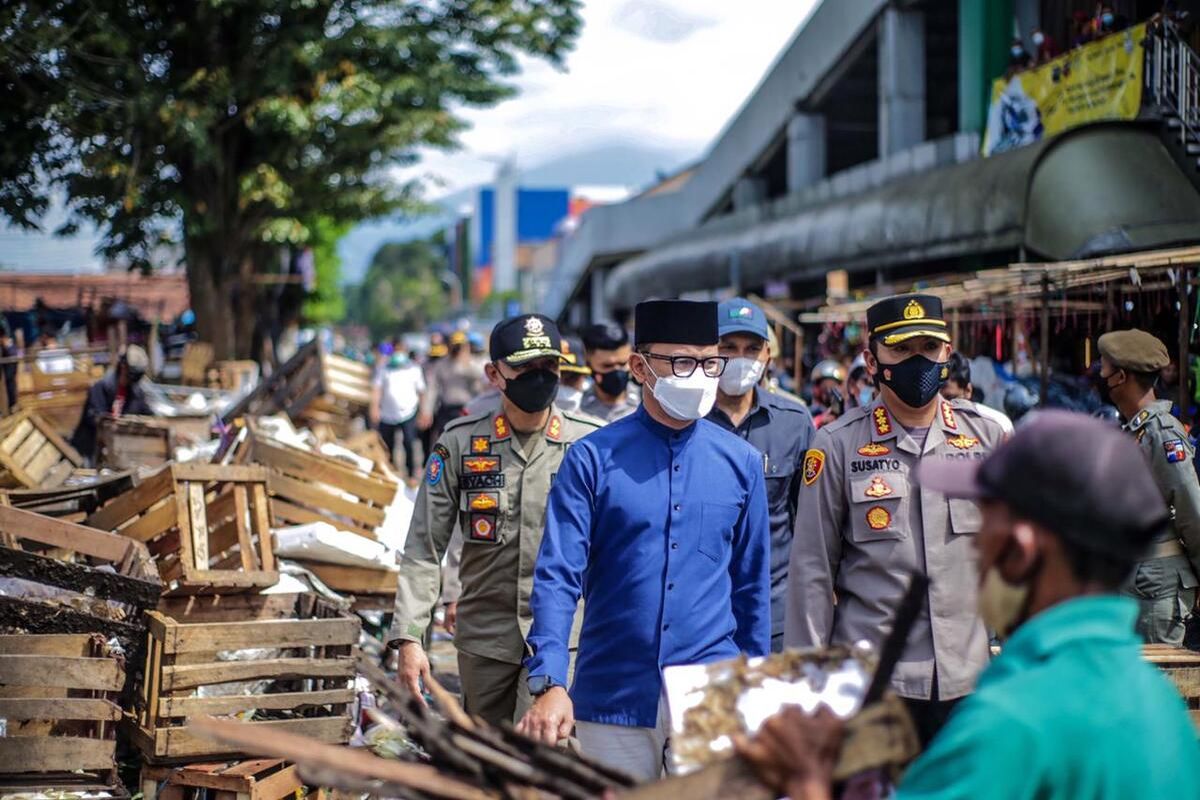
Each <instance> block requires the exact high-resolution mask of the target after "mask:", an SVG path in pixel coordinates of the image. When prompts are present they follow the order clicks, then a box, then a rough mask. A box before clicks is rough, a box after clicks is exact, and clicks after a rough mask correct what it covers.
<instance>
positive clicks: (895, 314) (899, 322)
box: [867, 294, 950, 345]
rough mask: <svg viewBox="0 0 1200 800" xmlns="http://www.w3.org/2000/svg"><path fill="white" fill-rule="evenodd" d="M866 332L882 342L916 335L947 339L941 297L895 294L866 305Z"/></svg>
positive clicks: (897, 342)
mask: <svg viewBox="0 0 1200 800" xmlns="http://www.w3.org/2000/svg"><path fill="white" fill-rule="evenodd" d="M867 333H868V335H869V336H870V337H871V338H872V339H878V340H880V341H882V342H883V343H884V344H885V345H893V344H899V343H900V342H903V341H904V340H905V339H912V338H915V337H917V336H932V337H933V338H935V339H941V340H942V341H943V342H948V341H950V333H949V332H948V331H947V329H946V319H945V317H944V316H943V315H942V298H940V297H937V296H936V295H932V294H898V295H896V296H895V297H888V298H885V299H883V300H880V301H879V302H878V303H876V304H875V305H873V306H871V307H870V308H868V309H867Z"/></svg>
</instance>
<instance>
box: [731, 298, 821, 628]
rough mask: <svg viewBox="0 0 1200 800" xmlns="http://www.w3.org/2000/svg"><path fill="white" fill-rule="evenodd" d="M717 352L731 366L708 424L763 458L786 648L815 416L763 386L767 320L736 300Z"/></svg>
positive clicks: (775, 608) (774, 581)
mask: <svg viewBox="0 0 1200 800" xmlns="http://www.w3.org/2000/svg"><path fill="white" fill-rule="evenodd" d="M717 332H718V333H719V334H720V337H721V342H720V345H719V352H720V354H721V355H723V356H725V357H726V358H727V359H729V361H728V362H727V364H726V366H725V372H724V373H723V374H722V375H721V378H720V381H719V383H718V384H717V403H716V405H715V406H714V407H713V410H712V411H710V412H709V413H708V416H707V419H708V420H709V421H711V422H715V423H716V424H717V425H720V426H721V427H722V428H724V429H725V430H727V431H729V432H730V433H733V434H735V435H737V436H740V437H741V438H743V439H745V440H746V441H747V442H749V443H750V444H751V445H753V446H754V447H755V448H756V449H757V450H758V452H760V453H762V457H763V473H764V474H765V475H766V478H767V508H768V512H769V514H770V518H771V650H772V651H774V652H779V651H781V650H782V649H783V610H784V608H785V606H786V602H787V585H788V584H787V573H788V560H789V555H790V553H791V546H792V526H793V525H794V524H795V521H796V498H797V497H798V496H799V493H800V492H799V490H800V479H801V476H802V474H803V469H802V466H803V463H804V453H805V452H806V451H807V450H808V443H809V441H810V440H811V439H812V436H813V431H814V428H813V421H812V416H811V415H810V414H809V413H808V409H807V408H805V407H804V406H803V405H801V404H800V403H797V402H795V401H794V400H790V399H788V398H786V397H784V396H782V395H780V394H777V393H775V392H774V391H772V390H771V389H769V388H767V387H766V386H764V385H763V382H762V378H763V375H764V374H765V372H766V368H767V361H768V360H769V359H770V348H769V346H768V341H767V340H768V337H769V336H770V332H769V330H768V328H767V317H766V314H764V313H763V310H762V309H761V308H759V307H758V306H756V305H755V304H753V303H751V302H750V301H749V300H743V299H742V298H740V297H735V298H733V299H732V300H726V301H725V302H723V303H721V304H720V305H719V306H718V308H717Z"/></svg>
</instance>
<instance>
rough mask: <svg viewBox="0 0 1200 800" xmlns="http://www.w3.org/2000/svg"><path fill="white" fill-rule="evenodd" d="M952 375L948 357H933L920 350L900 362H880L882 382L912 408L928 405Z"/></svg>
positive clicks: (880, 379)
mask: <svg viewBox="0 0 1200 800" xmlns="http://www.w3.org/2000/svg"><path fill="white" fill-rule="evenodd" d="M949 377H950V368H949V367H947V366H946V362H945V361H931V360H930V359H928V358H926V357H925V356H923V355H920V354H917V355H915V356H909V357H908V358H906V359H904V360H903V361H901V362H900V363H899V364H880V365H879V382H880V383H881V384H883V385H884V386H887V387H888V388H889V389H891V390H892V391H893V392H895V393H896V397H898V398H900V402H902V403H904V405H906V406H909V407H911V408H924V407H925V406H926V405H928V404H929V401H931V400H933V398H934V397H936V396H937V393H938V392H939V391H940V390H941V388H942V385H943V384H945V382H946V379H947V378H949Z"/></svg>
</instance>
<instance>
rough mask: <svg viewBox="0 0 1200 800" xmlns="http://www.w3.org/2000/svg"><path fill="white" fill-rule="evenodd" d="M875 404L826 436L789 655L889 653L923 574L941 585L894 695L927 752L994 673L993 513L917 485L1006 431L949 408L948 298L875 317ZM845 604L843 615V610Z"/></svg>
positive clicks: (801, 547)
mask: <svg viewBox="0 0 1200 800" xmlns="http://www.w3.org/2000/svg"><path fill="white" fill-rule="evenodd" d="M867 328H868V332H869V336H870V341H869V349H868V350H867V352H866V353H865V354H864V358H865V359H866V366H867V370H868V371H869V372H870V373H871V375H872V376H873V377H874V378H875V380H876V382H877V384H878V385H879V387H880V396H879V397H878V398H877V399H876V400H875V401H874V402H873V403H871V404H869V405H866V406H858V407H856V408H852V409H849V410H847V411H846V413H845V414H844V415H843V416H842V417H840V418H839V419H838V420H836V421H834V422H831V423H830V424H829V425H827V426H826V427H824V428H822V429H820V430H819V431H817V434H816V437H815V438H814V440H813V444H812V445H811V449H809V451H808V452H807V453H806V454H805V458H804V466H803V477H802V481H801V483H802V484H803V485H802V486H801V489H800V497H799V505H798V508H797V512H796V528H795V535H794V537H793V539H792V553H791V562H790V564H789V571H788V581H789V596H788V607H787V611H786V615H785V624H784V644H785V646H788V647H822V646H827V645H830V644H834V645H838V644H841V645H849V644H853V643H855V642H857V641H859V640H862V639H866V640H868V641H871V642H874V643H875V644H876V645H878V644H879V643H880V641H881V639H882V636H883V633H884V631H885V630H886V628H887V626H888V625H890V623H891V620H892V616H893V614H894V613H895V611H896V607H897V605H898V603H899V601H900V598H901V596H902V594H903V592H904V589H905V587H906V585H907V582H908V576H909V574H910V573H912V572H924V573H925V574H926V575H928V576H929V579H930V587H929V596H928V602H927V604H926V606H925V608H924V610H923V612H922V615H921V616H920V617H919V618H918V621H917V623H916V626H915V627H914V629H913V632H912V634H911V635H910V636H909V639H908V644H907V646H906V648H905V651H904V654H903V656H902V657H901V659H900V663H899V664H898V665H897V667H896V671H895V674H894V676H893V678H892V688H893V689H895V691H896V693H897V694H899V695H900V696H901V697H903V698H905V700H906V702H907V704H908V706H909V710H910V711H911V712H912V714H913V718H914V721H915V722H916V723H917V728H918V732H919V733H920V735H921V737H922V740H923V741H928V740H929V739H930V738H932V736H933V734H934V733H936V732H937V729H938V728H939V727H940V726H941V724H942V723H944V722H945V720H946V717H948V716H949V713H950V710H951V709H952V707H953V704H954V702H955V701H956V700H957V699H958V698H961V697H963V696H964V695H966V694H968V693H969V692H970V691H971V689H972V687H973V686H974V683H975V677H976V675H977V674H978V673H979V671H980V670H981V669H982V668H983V666H984V665H985V664H986V662H987V658H988V635H987V632H986V631H985V630H984V626H983V623H982V622H981V621H980V618H979V615H978V613H977V612H976V590H977V586H976V580H977V578H976V575H977V573H976V569H975V560H976V555H975V551H974V548H973V545H972V539H973V538H974V534H975V533H977V532H978V531H979V525H980V513H979V509H978V508H977V507H976V506H975V505H974V503H972V502H971V501H969V500H956V499H947V498H946V497H945V496H944V495H942V494H940V493H938V492H935V491H932V490H929V489H923V488H921V487H919V486H917V485H916V483H915V482H914V480H913V477H912V475H913V471H914V469H915V468H916V465H917V462H918V461H920V460H921V459H922V458H954V459H968V460H975V459H982V458H984V457H986V456H987V455H988V453H990V452H991V451H992V448H994V447H995V446H996V445H997V444H999V442H1000V441H1001V439H1002V434H1001V431H1000V427H999V426H998V425H997V424H996V423H995V422H993V421H992V420H990V419H988V418H986V417H983V416H982V415H980V414H979V412H978V411H976V409H975V405H974V404H973V403H971V402H970V401H967V400H954V401H948V400H943V399H942V398H941V396H940V395H939V394H938V390H939V389H940V388H941V386H942V384H943V383H944V382H945V381H946V378H947V376H948V371H947V366H946V362H947V360H948V359H949V358H950V352H951V346H950V336H949V334H948V332H947V329H946V322H945V319H944V318H943V316H942V303H941V300H940V298H937V297H933V296H929V295H900V296H897V297H890V298H888V299H886V300H882V301H880V302H878V303H876V304H875V305H873V306H871V308H869V309H868V310H867ZM835 596H836V598H837V601H836V603H835V601H834V598H835Z"/></svg>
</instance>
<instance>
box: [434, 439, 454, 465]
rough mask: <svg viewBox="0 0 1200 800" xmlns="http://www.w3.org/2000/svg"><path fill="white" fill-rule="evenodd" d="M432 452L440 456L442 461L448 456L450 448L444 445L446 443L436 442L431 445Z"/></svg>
mask: <svg viewBox="0 0 1200 800" xmlns="http://www.w3.org/2000/svg"><path fill="white" fill-rule="evenodd" d="M433 452H434V453H435V454H436V455H439V456H441V457H442V460H443V461H445V460H446V459H448V458H450V448H449V447H446V445H444V444H442V443H441V442H438V443H437V444H435V445H434V446H433Z"/></svg>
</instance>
